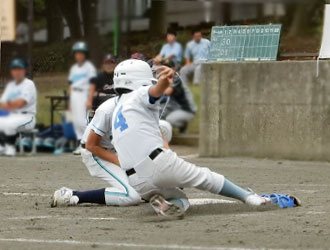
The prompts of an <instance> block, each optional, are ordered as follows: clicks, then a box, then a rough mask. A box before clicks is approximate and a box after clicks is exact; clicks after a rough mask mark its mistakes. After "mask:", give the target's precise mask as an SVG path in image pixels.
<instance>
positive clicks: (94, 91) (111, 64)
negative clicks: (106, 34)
mask: <svg viewBox="0 0 330 250" xmlns="http://www.w3.org/2000/svg"><path fill="white" fill-rule="evenodd" d="M116 66H117V58H116V57H115V56H112V55H106V56H105V57H104V58H103V63H102V72H100V73H98V75H97V76H96V77H93V78H92V79H91V80H90V89H89V97H88V101H87V108H88V109H94V110H96V109H97V108H98V106H100V105H101V104H102V103H103V102H104V101H106V100H108V99H109V98H111V97H113V96H115V92H114V90H113V72H114V70H115V67H116Z"/></svg>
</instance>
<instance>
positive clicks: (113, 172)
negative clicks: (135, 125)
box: [81, 98, 141, 206]
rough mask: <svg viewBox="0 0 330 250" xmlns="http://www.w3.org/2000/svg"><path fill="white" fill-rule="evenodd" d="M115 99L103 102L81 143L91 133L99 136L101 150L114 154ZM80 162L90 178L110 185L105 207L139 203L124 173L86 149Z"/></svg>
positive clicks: (139, 200)
mask: <svg viewBox="0 0 330 250" xmlns="http://www.w3.org/2000/svg"><path fill="white" fill-rule="evenodd" d="M116 99H117V98H111V99H109V100H107V101H105V102H104V103H103V104H102V105H101V106H100V107H99V108H98V109H97V110H96V112H95V115H94V117H93V119H92V121H91V122H90V123H89V125H88V126H87V128H86V130H85V132H84V135H83V138H82V140H81V143H83V144H84V143H86V142H87V138H88V136H89V134H90V132H91V131H94V132H95V133H96V134H97V135H99V136H101V137H102V139H101V142H100V145H101V146H102V147H103V148H106V149H107V150H109V151H111V152H113V153H115V150H114V147H113V145H112V144H111V138H112V132H111V119H112V114H113V111H114V108H115V106H116ZM81 156H82V161H83V163H84V164H85V166H86V167H87V169H88V171H89V173H90V174H91V175H92V176H95V177H98V178H101V179H103V180H105V181H106V182H107V183H109V184H110V187H108V188H106V190H105V202H106V204H107V205H117V206H129V205H136V204H138V203H140V202H141V198H140V195H139V194H138V193H137V192H136V191H135V190H134V189H133V188H132V187H131V185H130V184H129V182H128V177H127V175H126V173H125V171H124V170H123V169H122V168H121V167H119V166H117V165H115V164H113V163H111V162H109V161H106V160H103V159H100V158H99V157H97V156H95V155H93V154H92V153H91V152H89V151H88V150H86V149H82V150H81Z"/></svg>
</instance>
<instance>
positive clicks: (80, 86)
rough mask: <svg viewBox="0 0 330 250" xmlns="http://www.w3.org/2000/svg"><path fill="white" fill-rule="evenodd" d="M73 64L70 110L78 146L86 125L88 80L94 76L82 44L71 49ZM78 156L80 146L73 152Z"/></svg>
mask: <svg viewBox="0 0 330 250" xmlns="http://www.w3.org/2000/svg"><path fill="white" fill-rule="evenodd" d="M72 52H73V55H74V60H75V62H76V63H75V64H74V65H73V66H72V67H71V69H70V73H69V79H68V80H69V84H70V109H71V112H72V123H73V128H74V132H75V134H76V137H77V140H78V145H80V144H79V142H80V140H81V138H82V136H83V134H84V131H85V129H86V127H87V124H88V118H87V117H88V113H87V112H88V110H87V105H88V94H89V88H90V80H91V79H92V78H93V77H95V76H96V69H95V67H94V65H93V64H92V63H91V62H90V61H89V60H87V55H88V47H87V44H86V43H84V42H77V43H75V44H74V45H73V47H72ZM73 154H75V155H80V146H78V147H77V149H76V150H75V151H74V152H73Z"/></svg>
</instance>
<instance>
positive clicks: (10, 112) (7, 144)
mask: <svg viewBox="0 0 330 250" xmlns="http://www.w3.org/2000/svg"><path fill="white" fill-rule="evenodd" d="M9 67H10V74H11V77H12V78H13V80H12V81H10V82H9V83H8V84H7V86H6V88H5V90H4V92H3V94H2V96H1V99H0V109H1V112H0V113H1V115H0V154H4V155H7V156H14V155H15V154H16V147H15V141H16V137H17V133H18V132H19V131H24V130H29V129H32V128H34V126H35V122H36V119H35V115H36V110H37V91H36V87H35V85H34V82H33V81H31V80H30V79H28V78H26V68H27V64H26V63H25V61H24V60H23V59H20V58H16V59H14V60H13V61H12V62H11V63H10V66H9Z"/></svg>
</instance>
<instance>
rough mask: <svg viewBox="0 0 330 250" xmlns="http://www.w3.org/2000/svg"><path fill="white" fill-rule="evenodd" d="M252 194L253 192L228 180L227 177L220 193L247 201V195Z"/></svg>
mask: <svg viewBox="0 0 330 250" xmlns="http://www.w3.org/2000/svg"><path fill="white" fill-rule="evenodd" d="M251 194H252V193H251V192H249V191H247V190H245V189H243V188H241V187H239V186H237V185H236V184H234V183H232V182H231V181H229V180H227V179H226V178H225V181H224V184H223V187H222V189H221V191H220V195H223V196H226V197H230V198H234V199H238V200H241V201H243V202H245V200H246V197H248V196H249V195H251Z"/></svg>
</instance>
